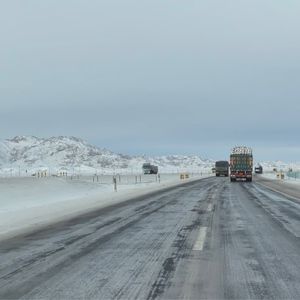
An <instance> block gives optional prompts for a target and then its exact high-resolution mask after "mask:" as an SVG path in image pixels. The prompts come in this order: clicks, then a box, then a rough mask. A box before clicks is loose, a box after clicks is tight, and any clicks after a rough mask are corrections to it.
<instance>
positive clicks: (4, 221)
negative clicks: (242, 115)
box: [0, 173, 211, 239]
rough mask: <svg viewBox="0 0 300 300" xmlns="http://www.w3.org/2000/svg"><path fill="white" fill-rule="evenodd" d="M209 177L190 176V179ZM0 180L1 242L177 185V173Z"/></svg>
mask: <svg viewBox="0 0 300 300" xmlns="http://www.w3.org/2000/svg"><path fill="white" fill-rule="evenodd" d="M207 176H211V174H208V173H202V174H190V179H188V180H194V179H198V178H201V177H207ZM116 182H117V192H116V191H115V189H114V184H113V176H109V175H102V176H80V177H77V176H75V177H71V176H70V177H43V178H37V177H11V178H0V189H1V195H0V239H3V238H6V237H10V236H13V235H16V234H19V233H22V232H26V231H28V230H32V229H36V228H38V227H39V226H44V225H47V224H51V223H53V222H57V221H61V220H64V219H67V218H71V217H73V216H75V215H78V214H81V213H85V212H88V211H91V210H93V209H97V208H101V207H105V206H109V205H112V204H116V203H119V202H121V201H125V200H127V199H130V198H132V197H135V196H139V195H142V194H146V193H149V192H152V191H154V190H159V189H163V188H166V187H168V186H172V185H177V184H179V183H181V182H183V181H182V180H180V178H179V174H161V175H160V178H159V177H158V176H156V175H122V176H116Z"/></svg>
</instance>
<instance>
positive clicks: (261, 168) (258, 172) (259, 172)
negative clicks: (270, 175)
mask: <svg viewBox="0 0 300 300" xmlns="http://www.w3.org/2000/svg"><path fill="white" fill-rule="evenodd" d="M254 172H255V174H262V173H263V167H262V166H257V167H255V168H254Z"/></svg>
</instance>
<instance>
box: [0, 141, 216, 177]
mask: <svg viewBox="0 0 300 300" xmlns="http://www.w3.org/2000/svg"><path fill="white" fill-rule="evenodd" d="M144 162H150V163H153V164H155V165H158V166H159V169H160V172H177V171H179V172H180V171H183V170H190V171H198V170H204V169H207V170H209V169H210V168H211V167H212V165H213V163H214V162H213V161H212V160H205V159H201V158H200V157H199V156H183V155H170V156H159V157H146V156H129V155H122V154H116V153H114V152H112V151H109V150H107V149H101V148H98V147H95V146H93V145H90V144H88V143H87V142H85V141H84V140H82V139H79V138H76V137H65V136H59V137H51V138H37V137H34V136H16V137H14V138H13V139H7V140H4V141H0V173H1V174H2V175H3V174H4V175H5V174H6V175H9V174H10V175H17V174H20V175H25V174H31V173H35V172H37V171H43V170H44V171H47V172H48V173H49V172H50V173H52V174H55V173H57V172H60V171H67V172H68V173H90V174H91V173H95V172H99V173H100V172H102V173H103V172H104V173H114V172H115V173H129V172H135V173H136V172H141V166H142V164H143V163H144Z"/></svg>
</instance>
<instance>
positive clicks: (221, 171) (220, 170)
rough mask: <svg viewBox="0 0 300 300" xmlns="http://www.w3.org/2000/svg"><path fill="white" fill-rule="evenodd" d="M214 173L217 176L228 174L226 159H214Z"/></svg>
mask: <svg viewBox="0 0 300 300" xmlns="http://www.w3.org/2000/svg"><path fill="white" fill-rule="evenodd" d="M215 173H216V176H217V177H219V176H226V177H227V176H228V174H229V163H228V161H226V160H219V161H216V164H215Z"/></svg>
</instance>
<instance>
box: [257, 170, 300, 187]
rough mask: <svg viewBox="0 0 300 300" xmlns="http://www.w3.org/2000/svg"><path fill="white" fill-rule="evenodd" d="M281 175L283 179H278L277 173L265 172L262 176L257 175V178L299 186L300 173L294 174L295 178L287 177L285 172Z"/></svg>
mask: <svg viewBox="0 0 300 300" xmlns="http://www.w3.org/2000/svg"><path fill="white" fill-rule="evenodd" d="M283 175H284V178H283V179H280V178H278V177H277V172H265V173H264V174H262V175H259V176H263V177H265V178H268V179H274V180H281V181H284V182H288V183H293V184H299V185H300V177H299V175H300V173H299V174H296V176H291V175H290V176H288V173H287V172H283Z"/></svg>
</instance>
